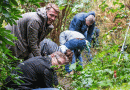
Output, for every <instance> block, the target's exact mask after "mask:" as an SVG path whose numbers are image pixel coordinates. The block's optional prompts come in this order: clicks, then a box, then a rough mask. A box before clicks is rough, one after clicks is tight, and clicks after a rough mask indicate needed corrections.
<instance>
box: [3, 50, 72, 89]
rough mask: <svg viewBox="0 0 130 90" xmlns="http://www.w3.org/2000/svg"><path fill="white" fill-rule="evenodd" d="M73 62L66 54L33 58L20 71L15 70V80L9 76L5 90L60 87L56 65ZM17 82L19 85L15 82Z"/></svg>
mask: <svg viewBox="0 0 130 90" xmlns="http://www.w3.org/2000/svg"><path fill="white" fill-rule="evenodd" d="M69 62H71V61H70V60H69V59H68V58H67V56H65V54H63V53H61V52H54V53H52V54H51V55H48V56H43V57H40V56H37V57H32V58H30V59H28V60H26V61H24V62H22V63H20V64H19V65H18V69H17V70H14V71H13V72H12V74H14V76H17V75H19V76H17V77H14V78H11V77H10V76H8V77H7V78H6V80H5V83H4V85H3V88H2V89H3V90H5V89H6V87H10V88H13V89H22V90H25V89H26V90H27V89H28V90H30V89H35V88H53V85H58V80H57V75H56V72H55V71H54V70H55V67H54V68H52V66H55V65H63V64H68V63H69ZM16 81H17V83H18V84H16V83H15V82H16Z"/></svg>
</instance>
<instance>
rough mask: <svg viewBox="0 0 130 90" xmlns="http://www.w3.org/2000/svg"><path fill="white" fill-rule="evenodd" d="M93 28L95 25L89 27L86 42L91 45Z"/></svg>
mask: <svg viewBox="0 0 130 90" xmlns="http://www.w3.org/2000/svg"><path fill="white" fill-rule="evenodd" d="M94 27H95V23H94V24H93V25H92V26H90V27H89V29H88V34H87V40H88V41H89V42H90V43H91V41H92V35H93V30H94Z"/></svg>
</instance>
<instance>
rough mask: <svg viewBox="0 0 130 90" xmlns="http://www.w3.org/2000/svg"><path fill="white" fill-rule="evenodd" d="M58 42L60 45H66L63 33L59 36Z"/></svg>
mask: <svg viewBox="0 0 130 90" xmlns="http://www.w3.org/2000/svg"><path fill="white" fill-rule="evenodd" d="M59 41H60V45H64V44H65V43H66V36H65V33H64V32H62V33H61V34H60V37H59Z"/></svg>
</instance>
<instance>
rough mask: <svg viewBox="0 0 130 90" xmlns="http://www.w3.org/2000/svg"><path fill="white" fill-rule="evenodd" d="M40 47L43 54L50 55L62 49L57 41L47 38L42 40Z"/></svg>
mask: <svg viewBox="0 0 130 90" xmlns="http://www.w3.org/2000/svg"><path fill="white" fill-rule="evenodd" d="M40 47H41V55H42V56H45V55H50V54H52V53H54V52H56V51H60V48H59V46H58V45H57V44H56V43H55V42H53V41H51V40H50V39H46V38H45V39H44V40H43V41H41V42H40Z"/></svg>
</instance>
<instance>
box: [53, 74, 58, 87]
mask: <svg viewBox="0 0 130 90" xmlns="http://www.w3.org/2000/svg"><path fill="white" fill-rule="evenodd" d="M53 83H54V85H55V86H57V85H58V79H57V74H56V72H54V75H53Z"/></svg>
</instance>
